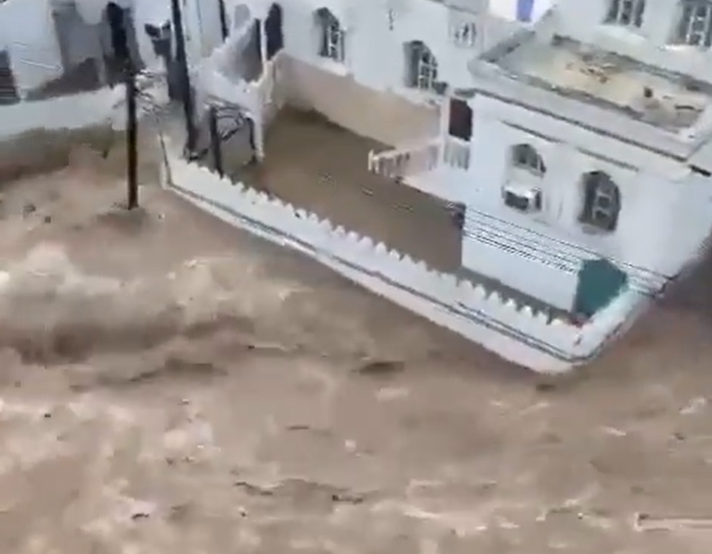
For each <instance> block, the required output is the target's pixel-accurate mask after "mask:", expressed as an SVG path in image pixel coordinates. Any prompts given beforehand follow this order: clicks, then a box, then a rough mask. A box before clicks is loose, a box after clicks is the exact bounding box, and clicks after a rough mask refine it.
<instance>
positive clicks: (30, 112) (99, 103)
mask: <svg viewBox="0 0 712 554" xmlns="http://www.w3.org/2000/svg"><path fill="white" fill-rule="evenodd" d="M124 96H125V91H124V85H117V86H115V87H113V88H108V87H107V88H102V89H99V90H97V91H93V92H82V93H78V94H72V95H67V96H59V97H57V98H48V99H47V100H36V101H30V102H25V101H22V102H18V103H16V104H10V105H8V106H0V140H6V139H9V138H11V137H12V136H14V135H19V134H22V133H24V132H27V131H33V130H38V129H47V130H59V129H81V128H82V127H89V126H92V125H97V124H100V123H107V124H108V123H113V124H114V126H115V127H116V128H117V129H119V128H123V127H124V126H125V123H124V120H123V119H124V118H125V116H124V115H123V111H122V110H120V109H117V106H119V105H120V102H121V101H122V100H123V98H124Z"/></svg>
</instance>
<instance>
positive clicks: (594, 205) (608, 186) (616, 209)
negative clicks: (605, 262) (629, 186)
mask: <svg viewBox="0 0 712 554" xmlns="http://www.w3.org/2000/svg"><path fill="white" fill-rule="evenodd" d="M582 185H583V206H582V210H581V215H580V217H579V220H580V221H581V223H584V224H585V225H589V226H591V227H594V228H596V229H598V230H600V231H606V232H613V231H615V230H616V228H617V227H618V219H619V217H620V211H621V192H620V188H619V187H618V185H617V184H616V183H615V181H614V180H613V179H612V178H611V176H610V175H608V173H606V172H604V171H591V172H589V173H586V174H585V175H583V177H582ZM604 204H605V205H604Z"/></svg>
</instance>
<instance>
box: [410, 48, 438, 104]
mask: <svg viewBox="0 0 712 554" xmlns="http://www.w3.org/2000/svg"><path fill="white" fill-rule="evenodd" d="M407 48H408V50H407V52H408V57H409V59H408V70H409V75H408V86H409V87H410V88H414V89H416V90H420V91H423V92H437V87H436V83H437V82H438V74H439V71H440V67H439V64H438V60H437V58H436V57H435V54H433V51H432V50H431V49H430V48H428V46H427V45H426V44H425V43H424V42H422V41H413V42H410V43H408V45H407Z"/></svg>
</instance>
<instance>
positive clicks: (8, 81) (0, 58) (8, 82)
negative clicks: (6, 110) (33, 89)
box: [0, 50, 20, 104]
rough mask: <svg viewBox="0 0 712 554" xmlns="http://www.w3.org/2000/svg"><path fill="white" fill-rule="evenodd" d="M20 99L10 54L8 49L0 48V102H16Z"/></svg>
mask: <svg viewBox="0 0 712 554" xmlns="http://www.w3.org/2000/svg"><path fill="white" fill-rule="evenodd" d="M19 100H20V96H19V95H18V93H17V84H16V83H15V75H14V74H13V72H12V65H11V64H10V54H9V53H8V51H7V50H0V104H14V103H15V102H18V101H19Z"/></svg>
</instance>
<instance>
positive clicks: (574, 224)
mask: <svg viewBox="0 0 712 554" xmlns="http://www.w3.org/2000/svg"><path fill="white" fill-rule="evenodd" d="M471 105H472V107H473V110H474V112H475V114H476V116H475V125H474V127H473V133H474V134H473V138H472V141H471V156H472V163H471V166H470V171H469V175H468V177H467V178H466V179H462V180H461V189H460V191H459V192H460V194H461V199H462V201H463V202H465V203H466V204H467V205H468V207H470V208H471V209H472V210H471V212H470V213H471V214H472V216H471V217H468V225H470V226H472V227H473V230H472V233H474V234H477V233H479V234H480V235H487V234H490V235H492V234H494V235H496V236H501V237H502V238H501V239H500V241H505V238H506V237H509V239H508V241H505V242H508V244H509V252H508V253H504V252H502V253H494V252H493V253H492V254H491V256H489V257H488V256H487V255H486V254H485V250H486V248H485V246H483V245H482V244H480V243H481V242H482V241H479V242H477V241H475V240H474V239H473V235H472V233H471V234H469V235H467V236H466V238H465V241H464V243H463V264H464V265H466V266H469V267H472V268H473V269H474V270H476V271H480V272H484V273H486V274H490V275H492V276H494V277H496V278H498V279H501V280H503V281H504V282H505V283H506V284H509V285H510V286H513V287H515V288H517V289H519V290H522V291H524V292H527V293H529V294H531V295H533V296H536V297H538V298H542V299H545V300H546V301H548V302H551V303H552V304H554V305H555V306H562V305H565V304H566V303H567V302H570V298H571V295H572V290H573V288H574V286H575V279H574V275H575V272H576V271H577V269H578V266H579V265H580V262H581V261H582V260H585V259H590V258H594V257H598V256H603V257H606V258H610V259H613V260H616V261H617V262H618V263H619V264H620V265H621V267H622V269H624V270H626V271H627V272H628V273H629V274H630V276H631V280H632V283H633V286H634V287H636V288H638V289H640V290H646V291H654V290H655V289H657V288H659V287H660V286H662V284H663V283H664V278H663V277H662V275H666V276H673V275H676V274H677V273H678V272H679V271H680V270H681V269H682V267H683V265H684V264H685V262H686V260H688V259H690V258H693V257H694V256H695V255H696V252H697V250H698V249H699V246H700V244H701V243H702V242H703V241H704V240H705V239H706V238H707V237H708V236H709V234H710V231H711V230H712V181H711V180H710V179H709V178H706V177H703V176H700V175H697V174H694V173H692V172H691V170H690V169H689V168H687V167H686V166H685V165H684V164H682V163H679V162H676V161H674V160H671V159H669V158H665V157H663V156H661V155H658V154H655V153H653V152H650V151H645V150H643V149H639V148H636V147H633V146H631V145H627V144H623V143H619V142H616V141H614V140H613V139H611V138H604V137H601V136H600V135H597V134H595V133H593V132H591V131H588V130H585V129H583V128H580V127H577V126H575V125H572V124H570V123H566V122H562V121H559V120H556V119H555V118H552V117H546V116H543V115H541V114H539V115H537V116H536V117H533V115H532V114H523V113H522V109H521V108H517V107H514V106H510V105H507V104H505V103H502V102H498V101H496V100H493V99H490V98H485V97H475V98H473V99H472V100H471ZM527 128H528V129H531V131H528V130H527ZM522 143H524V144H530V145H532V146H534V147H535V148H536V149H537V150H538V152H539V154H540V155H541V156H542V158H543V160H544V163H545V165H546V168H547V172H546V175H545V177H544V178H543V179H536V178H534V177H533V176H531V177H528V179H530V181H527V183H528V184H529V185H530V186H532V187H534V186H536V187H538V188H540V189H541V190H542V194H543V208H542V211H541V212H539V213H534V214H525V213H521V212H519V211H517V210H514V209H512V208H509V207H507V206H505V205H504V202H503V200H502V187H503V185H504V184H505V183H506V182H508V181H514V182H517V183H519V182H520V180H521V177H519V175H518V174H517V173H513V172H512V170H511V164H510V155H511V150H510V149H511V147H512V146H514V145H517V144H522ZM589 171H605V172H607V173H608V174H609V175H610V176H611V177H612V178H613V180H614V181H615V182H616V184H617V185H618V187H619V189H620V192H621V204H622V209H621V212H620V216H619V220H618V227H617V229H616V230H615V231H613V232H611V233H603V232H602V233H596V234H591V233H590V232H587V231H586V230H585V229H584V228H583V227H582V226H581V225H580V223H579V222H578V217H579V215H580V211H581V209H582V205H583V191H582V187H581V177H582V175H583V174H584V173H586V172H589ZM477 212H483V213H484V214H485V215H486V216H487V217H490V218H491V219H487V217H485V216H480V215H478V214H477ZM476 223H477V224H478V225H479V228H474V227H476ZM534 233H535V234H536V236H537V237H540V238H537V239H536V240H537V241H539V242H541V243H542V244H541V246H540V247H538V248H535V249H534V251H532V243H533V242H534V240H535V239H534V238H533V236H534V235H533V234H534ZM561 263H563V264H564V266H565V267H566V268H567V269H566V271H564V272H562V273H561V274H560V275H558V276H556V275H555V274H554V273H552V271H551V268H552V267H555V266H557V265H560V264H561ZM505 267H506V268H507V269H505ZM507 275H509V277H507ZM522 275H525V276H526V279H523V278H522ZM569 305H570V304H569Z"/></svg>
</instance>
